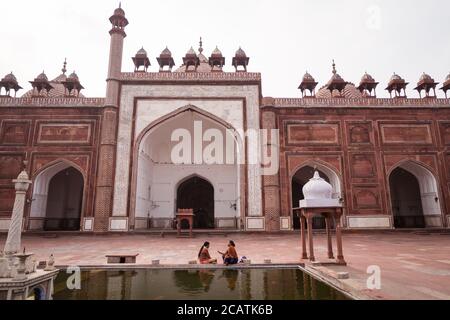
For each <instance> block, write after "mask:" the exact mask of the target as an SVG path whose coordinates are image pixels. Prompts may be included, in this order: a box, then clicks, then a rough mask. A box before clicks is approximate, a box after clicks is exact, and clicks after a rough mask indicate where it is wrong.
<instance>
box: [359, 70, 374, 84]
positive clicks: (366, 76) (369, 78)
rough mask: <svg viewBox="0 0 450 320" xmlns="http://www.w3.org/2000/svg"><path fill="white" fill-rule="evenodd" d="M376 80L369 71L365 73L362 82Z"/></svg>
mask: <svg viewBox="0 0 450 320" xmlns="http://www.w3.org/2000/svg"><path fill="white" fill-rule="evenodd" d="M374 81H375V79H374V78H373V77H372V76H371V75H370V74H368V73H367V72H366V73H364V75H363V76H362V78H361V82H374Z"/></svg>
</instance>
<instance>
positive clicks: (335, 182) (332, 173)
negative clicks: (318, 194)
mask: <svg viewBox="0 0 450 320" xmlns="http://www.w3.org/2000/svg"><path fill="white" fill-rule="evenodd" d="M304 167H312V168H314V167H317V169H318V170H319V171H322V172H323V173H324V174H325V175H326V177H327V178H328V180H329V183H330V184H331V186H332V187H333V195H332V196H333V199H340V198H342V178H341V175H340V174H339V173H338V172H339V171H338V170H337V169H336V168H334V167H333V166H331V165H330V164H328V163H326V162H324V161H321V160H317V159H314V160H308V161H305V162H303V163H301V164H299V165H298V166H296V167H295V168H294V170H292V172H291V176H290V179H289V180H290V181H292V179H293V178H294V176H295V174H296V173H297V172H298V171H299V170H301V169H302V168H304ZM311 178H312V176H311Z"/></svg>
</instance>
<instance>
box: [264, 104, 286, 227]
mask: <svg viewBox="0 0 450 320" xmlns="http://www.w3.org/2000/svg"><path fill="white" fill-rule="evenodd" d="M266 100H267V99H266ZM261 128H262V129H266V130H267V136H266V138H265V140H262V142H263V143H264V148H265V149H266V151H264V150H263V152H266V154H267V155H272V152H271V151H272V149H274V150H275V152H276V157H277V159H278V160H277V167H278V168H277V173H276V174H273V175H265V174H264V170H263V197H264V215H265V220H266V231H279V230H280V212H281V208H280V206H281V204H280V176H279V174H280V172H279V143H280V142H279V141H272V135H271V130H273V129H277V118H276V114H275V112H274V111H271V110H265V111H264V112H263V113H262V125H261ZM277 137H278V135H277ZM263 167H264V165H263Z"/></svg>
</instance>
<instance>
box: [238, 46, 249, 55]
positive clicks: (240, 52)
mask: <svg viewBox="0 0 450 320" xmlns="http://www.w3.org/2000/svg"><path fill="white" fill-rule="evenodd" d="M236 57H247V55H246V54H245V51H244V50H242V48H241V47H239V49H238V50H237V51H236Z"/></svg>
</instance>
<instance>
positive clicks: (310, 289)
mask: <svg viewBox="0 0 450 320" xmlns="http://www.w3.org/2000/svg"><path fill="white" fill-rule="evenodd" d="M69 276H70V275H69V274H67V273H66V272H65V270H61V272H60V273H59V275H58V277H57V279H56V282H55V292H54V296H53V298H54V299H55V300H197V299H202V300H346V299H348V298H347V297H346V296H345V295H344V294H342V293H341V292H339V291H337V290H336V289H334V288H332V287H330V286H328V285H326V284H325V283H322V282H320V281H318V280H316V279H314V278H313V277H311V276H309V275H308V274H306V273H304V272H303V271H301V270H300V269H224V270H221V269H217V270H204V269H202V270H198V269H197V270H170V269H162V270H161V269H131V270H130V269H124V270H89V271H82V272H81V289H80V290H69V289H68V287H67V280H68V278H69Z"/></svg>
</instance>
